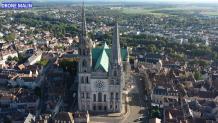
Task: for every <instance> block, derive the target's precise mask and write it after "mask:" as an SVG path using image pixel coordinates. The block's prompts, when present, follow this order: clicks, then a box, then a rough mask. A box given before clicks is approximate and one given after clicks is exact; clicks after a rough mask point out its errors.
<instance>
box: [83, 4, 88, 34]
mask: <svg viewBox="0 0 218 123" xmlns="http://www.w3.org/2000/svg"><path fill="white" fill-rule="evenodd" d="M86 35H87V28H86V15H85V5H84V1H83V5H82V36H83V37H86Z"/></svg>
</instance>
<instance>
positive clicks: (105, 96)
mask: <svg viewBox="0 0 218 123" xmlns="http://www.w3.org/2000/svg"><path fill="white" fill-rule="evenodd" d="M106 98H107V96H106V94H105V95H104V102H106V101H107V99H106Z"/></svg>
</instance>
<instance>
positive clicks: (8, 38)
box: [4, 33, 15, 41]
mask: <svg viewBox="0 0 218 123" xmlns="http://www.w3.org/2000/svg"><path fill="white" fill-rule="evenodd" d="M4 38H5V40H6V41H14V40H15V33H9V34H8V35H6V36H5V37H4Z"/></svg>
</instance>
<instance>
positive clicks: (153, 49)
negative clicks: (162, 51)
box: [147, 44, 157, 53]
mask: <svg viewBox="0 0 218 123" xmlns="http://www.w3.org/2000/svg"><path fill="white" fill-rule="evenodd" d="M147 50H148V52H152V53H154V52H156V51H157V47H156V46H155V45H154V44H150V45H148V47H147Z"/></svg>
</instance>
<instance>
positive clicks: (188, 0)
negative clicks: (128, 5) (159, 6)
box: [66, 0, 218, 4]
mask: <svg viewBox="0 0 218 123" xmlns="http://www.w3.org/2000/svg"><path fill="white" fill-rule="evenodd" d="M66 1H80V0H66ZM81 1H82V0H81ZM84 1H101V2H110V1H113V2H123V1H126V2H128V1H130V2H176V3H217V4H218V0H84Z"/></svg>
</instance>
